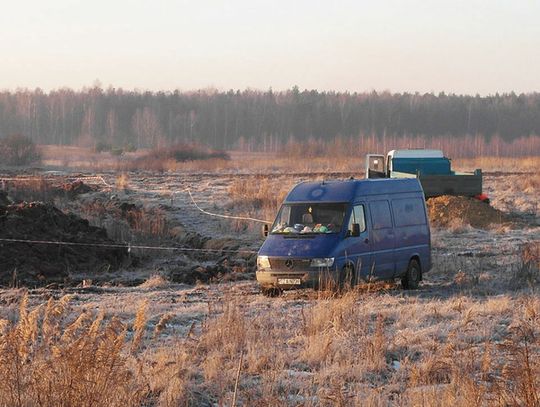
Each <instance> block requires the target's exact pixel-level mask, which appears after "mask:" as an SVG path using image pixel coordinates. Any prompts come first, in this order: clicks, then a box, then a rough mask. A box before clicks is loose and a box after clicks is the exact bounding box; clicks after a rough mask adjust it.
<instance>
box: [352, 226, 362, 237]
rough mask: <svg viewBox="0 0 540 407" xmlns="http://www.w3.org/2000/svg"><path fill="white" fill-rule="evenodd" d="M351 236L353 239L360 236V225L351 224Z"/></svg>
mask: <svg viewBox="0 0 540 407" xmlns="http://www.w3.org/2000/svg"><path fill="white" fill-rule="evenodd" d="M351 236H353V237H358V236H360V224H359V223H353V224H352V232H351Z"/></svg>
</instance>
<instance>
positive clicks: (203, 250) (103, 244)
mask: <svg viewBox="0 0 540 407" xmlns="http://www.w3.org/2000/svg"><path fill="white" fill-rule="evenodd" d="M0 242H8V243H32V244H50V245H60V246H90V247H104V248H115V249H128V250H131V249H150V250H176V251H184V252H206V253H246V254H256V253H257V252H256V251H255V250H230V249H223V250H220V249H194V248H188V247H174V246H142V245H131V244H105V243H80V242H63V241H54V240H31V239H7V238H0Z"/></svg>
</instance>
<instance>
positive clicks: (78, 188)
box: [60, 181, 97, 198]
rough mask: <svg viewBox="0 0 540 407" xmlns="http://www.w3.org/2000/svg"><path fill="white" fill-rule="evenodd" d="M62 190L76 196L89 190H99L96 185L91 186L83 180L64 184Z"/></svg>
mask: <svg viewBox="0 0 540 407" xmlns="http://www.w3.org/2000/svg"><path fill="white" fill-rule="evenodd" d="M60 190H61V191H64V192H65V193H66V194H67V195H68V196H70V197H72V198H74V197H75V196H77V195H81V194H87V193H89V192H95V191H97V188H96V187H91V186H90V185H87V184H85V183H84V182H82V181H75V182H71V183H66V184H62V185H61V186H60Z"/></svg>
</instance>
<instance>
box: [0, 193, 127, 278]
mask: <svg viewBox="0 0 540 407" xmlns="http://www.w3.org/2000/svg"><path fill="white" fill-rule="evenodd" d="M0 238H2V239H22V240H35V241H36V240H37V241H62V242H75V243H98V244H102V245H103V244H105V245H106V244H114V243H115V242H114V241H112V240H111V239H109V238H108V237H107V233H106V231H105V229H103V228H98V227H95V226H90V225H89V224H88V221H87V220H85V219H81V218H79V217H78V216H76V215H73V214H65V213H63V212H61V211H60V210H58V209H57V208H55V207H54V206H52V205H50V204H44V203H41V202H34V203H23V204H19V205H9V206H4V207H0ZM127 255H128V253H127V250H126V249H123V248H109V247H96V246H86V245H81V246H78V245H55V244H37V243H20V242H5V241H0V285H10V284H13V283H18V284H23V285H30V286H35V285H44V284H48V283H51V282H64V281H66V280H68V279H69V276H70V273H97V272H100V271H106V270H112V269H115V268H118V266H119V265H121V264H122V263H123V261H124V260H125V258H126V257H127Z"/></svg>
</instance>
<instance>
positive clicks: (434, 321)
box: [0, 148, 540, 406]
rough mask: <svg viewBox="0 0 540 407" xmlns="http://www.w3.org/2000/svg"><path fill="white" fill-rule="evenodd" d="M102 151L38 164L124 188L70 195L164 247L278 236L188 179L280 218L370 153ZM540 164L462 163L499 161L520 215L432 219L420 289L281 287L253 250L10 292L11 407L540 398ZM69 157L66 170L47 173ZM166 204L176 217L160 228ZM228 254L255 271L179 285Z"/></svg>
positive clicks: (116, 226)
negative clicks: (447, 223)
mask: <svg viewBox="0 0 540 407" xmlns="http://www.w3.org/2000/svg"><path fill="white" fill-rule="evenodd" d="M63 153H65V154H66V155H67V156H68V157H69V158H70V162H69V165H68V166H67V167H66V166H65V165H66V164H67V163H65V162H64V163H61V161H62V154H63ZM78 154H80V155H78ZM87 154H88V152H87V151H80V150H73V151H72V150H71V149H68V150H63V149H58V148H56V149H55V148H51V149H50V151H49V152H47V153H46V154H45V161H44V162H45V164H46V165H47V167H45V168H43V169H42V170H37V171H36V174H37V175H39V176H40V177H43V178H44V179H46V180H50V179H52V180H55V179H56V178H55V177H58V179H60V180H65V179H66V178H69V177H70V176H74V175H77V176H81V175H82V176H84V175H93V176H95V175H99V176H102V177H104V179H105V181H106V182H107V184H108V185H109V187H106V186H104V185H99V188H98V190H97V191H96V192H93V193H89V194H85V195H81V196H80V197H78V198H76V199H73V200H64V201H60V200H58V199H57V198H54V199H55V201H56V202H57V204H58V205H59V206H61V207H62V208H63V209H64V210H71V211H75V212H77V213H80V214H82V215H83V216H86V217H88V218H90V219H91V221H92V222H94V223H100V224H101V225H103V226H104V227H107V228H109V229H110V232H111V231H113V232H114V231H116V233H118V235H119V236H120V235H123V236H126V235H128V234H129V233H135V232H137V230H136V229H137V228H139V232H141V233H142V232H144V233H146V234H151V233H150V232H151V231H152V230H154V229H155V228H156V227H157V226H159V228H158V229H159V236H158V237H156V236H157V235H156V236H148V237H147V240H146V242H150V243H151V244H156V245H157V244H161V242H162V241H163V242H166V243H167V244H170V240H167V239H173V237H171V236H185V235H186V234H197V236H204V237H207V238H208V239H210V240H208V241H206V243H204V245H202V246H200V245H199V246H197V247H207V248H224V247H233V248H247V249H250V250H256V248H257V247H258V246H259V245H260V244H261V242H262V237H261V235H260V226H259V225H257V224H255V225H253V224H251V223H249V222H244V221H235V220H225V219H222V218H216V217H211V216H206V215H203V214H202V213H201V212H200V211H199V210H198V209H196V208H195V207H194V205H193V203H192V201H191V199H190V197H189V195H188V194H187V193H186V192H185V190H186V189H187V188H189V190H190V191H191V193H192V195H193V198H194V199H195V201H196V202H197V203H198V204H199V205H200V206H201V207H202V208H203V209H205V210H207V211H210V212H214V213H218V214H229V215H244V216H245V215H249V216H253V217H257V218H261V219H267V220H272V218H273V216H274V214H275V211H276V209H277V207H278V206H279V204H280V202H281V200H282V198H283V196H284V194H285V193H286V191H287V190H288V189H289V188H290V186H292V185H293V184H294V183H296V182H298V181H300V180H314V179H323V178H335V177H340V178H345V177H348V176H351V175H355V176H356V175H357V176H358V177H361V174H362V171H363V159H359V160H358V161H356V160H351V159H349V158H347V159H346V160H343V162H342V163H335V162H332V160H331V159H328V158H320V159H312V160H308V159H306V160H295V161H294V162H291V161H290V160H288V159H286V158H279V157H275V156H269V155H263V154H258V153H252V154H248V155H247V156H246V155H241V154H240V153H234V152H233V153H231V160H228V161H223V160H221V161H220V162H219V163H218V162H214V163H212V162H187V163H182V164H179V165H178V167H176V168H174V171H172V172H165V173H152V172H149V171H131V172H126V173H124V174H123V175H121V172H116V171H114V168H115V166H116V165H117V162H116V160H118V158H116V157H114V158H113V157H107V156H103V153H102V154H100V155H98V154H96V155H95V156H90V157H91V158H90V159H89V158H88V155H87ZM130 154H134V155H136V154H140V153H139V152H137V153H130ZM55 160H57V161H55ZM334 161H335V160H334ZM89 162H90V165H89V166H87V163H89ZM92 163H95V166H94V164H92ZM538 164H540V159H539V158H538V157H532V158H525V159H515V158H511V159H510V158H509V159H500V158H481V159H476V160H455V162H454V165H455V166H456V167H457V168H458V169H469V168H470V169H474V168H477V167H478V168H483V169H484V172H485V173H486V175H485V179H484V188H485V190H486V191H487V193H488V194H489V195H490V198H491V201H492V205H493V206H494V207H495V208H496V209H498V210H501V211H503V212H504V213H506V214H508V215H512V216H515V217H516V219H517V220H516V221H514V222H511V223H501V224H493V225H491V226H489V227H487V228H484V229H478V228H473V227H471V226H470V225H468V224H466V222H465V223H464V222H463V221H462V222H461V223H460V224H459V225H457V226H456V225H454V226H452V227H447V228H442V227H433V228H432V232H433V237H432V244H433V258H434V268H433V270H431V271H430V272H429V273H427V274H426V275H425V280H424V281H423V283H422V285H421V287H420V289H419V290H416V291H405V290H402V289H401V287H400V286H399V284H391V283H388V284H371V285H368V284H364V285H362V286H359V287H357V288H355V289H353V290H349V291H345V292H342V293H337V292H333V291H314V290H309V289H306V290H298V291H289V292H285V293H284V294H283V295H282V296H279V297H277V298H268V297H265V296H263V295H262V294H261V293H260V291H259V289H258V287H257V285H256V283H255V282H254V281H253V274H252V273H250V272H249V271H246V268H249V266H248V263H246V260H245V259H242V258H240V257H238V256H225V255H223V256H217V257H222V258H220V259H219V260H218V259H217V257H204V256H200V255H187V254H181V253H161V252H160V253H159V254H158V255H152V256H151V257H150V258H149V259H147V260H145V261H144V262H142V263H141V265H140V266H139V267H138V268H136V269H126V270H120V271H118V272H116V273H114V274H113V273H110V274H101V275H89V276H79V277H80V278H84V279H85V283H84V284H83V283H81V284H80V285H79V286H66V287H42V288H24V287H23V288H3V289H0V377H1V378H2V380H0V405H5V406H30V405H32V406H33V405H43V406H49V405H66V406H67V405H69V406H79V405H80V406H94V405H110V406H116V405H122V406H131V405H133V406H153V405H156V406H177V405H208V406H210V405H219V406H232V405H243V406H267V405H286V406H336V405H338V406H350V405H358V406H448V405H456V406H540V299H539V288H540V270H539V264H538V261H539V256H538V250H540V249H539V247H540V246H539V245H538V240H539V236H540V227H539V222H538V221H539V219H540V212H539V204H538V196H539V194H540V182H539V178H538V175H536V173H535V172H533V171H534V170H535V167H537V165H538ZM56 168H62V170H63V171H66V173H65V174H61V175H55V174H53V175H51V174H50V173H46V172H44V171H47V170H51V169H56ZM10 171H12V170H10ZM336 173H339V174H336ZM522 173H525V174H522ZM10 174H11V176H14V175H15V176H16V174H13V172H10ZM66 174H67V175H66ZM27 175H28V174H27ZM117 181H118V182H117ZM39 185H41V184H39ZM40 188H41V187H40ZM38 192H39V193H40V194H42V195H40V196H43V197H45V198H46V196H47V194H46V193H45V192H46V191H45V192H44V190H43V188H41V190H40V191H38ZM113 196H114V198H113ZM111 200H112V201H114V200H120V202H127V203H130V204H131V203H137V204H138V205H141V208H142V209H141V210H140V211H139V212H138V213H140V214H141V215H140V219H139V218H137V219H138V220H139V221H138V222H135V223H132V225H131V226H130V225H128V224H126V223H125V222H124V223H122V222H121V221H119V220H118V221H114V219H113V218H112V217H113V215H114V214H113V213H112V212H110V210H109V209H107V208H108V206H107V205H106V203H107V202H109V201H111ZM92 205H94V206H92ZM92 208H93V209H92ZM156 211H157V212H156ZM153 213H158V214H159V222H157V223H156V222H151V221H149V220H148V219H147V220H146V221H145V222H143V218H152V219H153V215H152V214H153ZM145 225H146V226H145ZM156 225H157V226H156ZM163 225H166V227H165V226H163ZM129 227H131V229H129ZM120 232H122V233H120ZM163 234H167V235H170V236H169V237H167V236H165V237H164V236H162V235H163ZM190 236H191V235H190ZM163 244H165V243H163ZM0 250H1V247H0ZM223 257H225V258H226V259H225V260H226V261H227V262H230V263H234V267H236V268H235V269H234V270H236V271H231V272H230V274H229V276H234V275H235V273H236V274H238V276H241V278H238V279H235V278H230V277H226V278H221V279H220V278H218V279H216V280H215V282H210V283H197V284H190V285H186V284H181V283H178V282H175V280H174V279H173V278H172V276H173V275H174V273H177V272H182V270H184V268H182V267H184V266H181V265H182V264H186V263H187V265H186V266H185V267H186V268H185V270H188V269H189V268H190V267H195V266H205V265H208V264H213V263H215V262H217V261H219V262H223V261H224V260H223ZM220 264H221V263H220ZM243 265H244V266H243ZM179 270H180V271H179ZM72 272H73V274H76V270H73V271H72ZM90 280H94V281H93V282H92V281H90ZM231 280H232V281H231ZM235 280H239V281H235Z"/></svg>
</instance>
